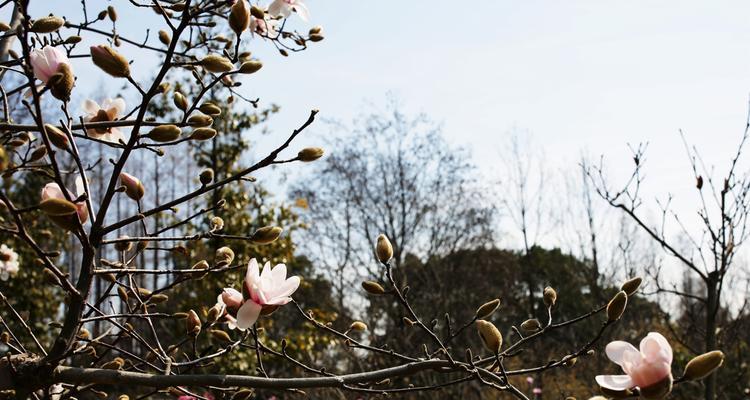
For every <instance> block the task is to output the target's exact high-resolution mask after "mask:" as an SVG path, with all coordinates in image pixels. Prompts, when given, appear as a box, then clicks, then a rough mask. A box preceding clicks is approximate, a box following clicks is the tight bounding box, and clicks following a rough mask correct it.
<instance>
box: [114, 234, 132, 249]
mask: <svg viewBox="0 0 750 400" xmlns="http://www.w3.org/2000/svg"><path fill="white" fill-rule="evenodd" d="M120 239H130V238H129V237H128V236H120ZM132 248H133V242H131V241H129V240H126V241H121V242H115V250H117V251H120V252H123V251H130V250H131V249H132Z"/></svg>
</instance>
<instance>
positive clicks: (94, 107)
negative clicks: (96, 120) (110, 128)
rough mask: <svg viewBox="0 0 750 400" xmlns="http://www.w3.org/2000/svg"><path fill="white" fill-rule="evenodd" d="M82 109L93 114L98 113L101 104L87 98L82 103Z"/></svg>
mask: <svg viewBox="0 0 750 400" xmlns="http://www.w3.org/2000/svg"><path fill="white" fill-rule="evenodd" d="M81 110H83V112H85V113H86V114H92V116H93V115H96V113H97V112H99V104H97V103H96V102H95V101H93V100H90V99H86V100H84V101H83V104H82V105H81Z"/></svg>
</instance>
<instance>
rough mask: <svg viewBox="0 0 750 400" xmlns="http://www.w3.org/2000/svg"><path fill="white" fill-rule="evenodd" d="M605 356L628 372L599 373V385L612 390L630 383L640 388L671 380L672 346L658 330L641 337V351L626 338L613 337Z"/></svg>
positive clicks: (623, 387) (621, 388) (631, 385)
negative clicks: (620, 339)
mask: <svg viewBox="0 0 750 400" xmlns="http://www.w3.org/2000/svg"><path fill="white" fill-rule="evenodd" d="M605 352H606V353H607V357H609V359H610V360H612V362H614V363H615V364H617V365H619V366H620V367H622V370H623V371H624V372H625V373H626V374H627V375H599V376H597V377H596V383H598V384H599V386H601V387H603V388H606V389H611V390H615V391H623V390H626V389H631V388H633V387H636V386H637V387H639V388H640V389H641V390H643V389H648V388H649V387H650V386H653V385H656V384H659V383H661V382H663V381H664V380H665V379H667V378H669V379H670V380H671V377H672V371H671V365H672V346H670V345H669V342H667V339H665V338H664V336H662V335H661V334H659V333H656V332H651V333H649V334H648V335H647V336H646V337H645V338H643V340H641V344H640V351H639V350H638V349H636V348H635V347H633V345H631V344H630V343H628V342H623V341H614V342H611V343H610V344H608V345H607V347H606V348H605Z"/></svg>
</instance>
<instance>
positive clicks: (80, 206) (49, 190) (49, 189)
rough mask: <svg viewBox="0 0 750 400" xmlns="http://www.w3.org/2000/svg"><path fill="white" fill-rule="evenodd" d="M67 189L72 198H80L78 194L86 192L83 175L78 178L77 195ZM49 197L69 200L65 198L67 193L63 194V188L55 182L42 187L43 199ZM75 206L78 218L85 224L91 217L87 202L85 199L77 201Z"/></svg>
mask: <svg viewBox="0 0 750 400" xmlns="http://www.w3.org/2000/svg"><path fill="white" fill-rule="evenodd" d="M65 191H66V192H67V193H68V196H69V197H70V199H71V200H75V199H76V198H78V196H81V195H82V194H84V193H85V189H84V187H83V179H81V177H78V178H76V194H77V196H74V195H72V194H71V193H70V191H69V190H67V189H65ZM47 199H63V200H67V199H66V198H65V194H63V191H62V189H60V185H58V184H57V183H54V182H51V183H48V184H46V185H45V186H44V188H42V201H44V200H47ZM75 206H76V209H77V211H76V213H77V214H78V220H79V221H81V223H82V224H85V223H86V221H87V220H88V219H89V210H88V208H86V203H85V202H84V201H79V202H77V203H75Z"/></svg>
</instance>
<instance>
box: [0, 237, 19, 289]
mask: <svg viewBox="0 0 750 400" xmlns="http://www.w3.org/2000/svg"><path fill="white" fill-rule="evenodd" d="M17 273H18V253H16V252H15V251H13V249H11V248H10V247H8V246H6V245H2V246H0V279H2V280H4V281H7V280H8V278H9V277H11V276H14V275H16V274H17Z"/></svg>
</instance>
